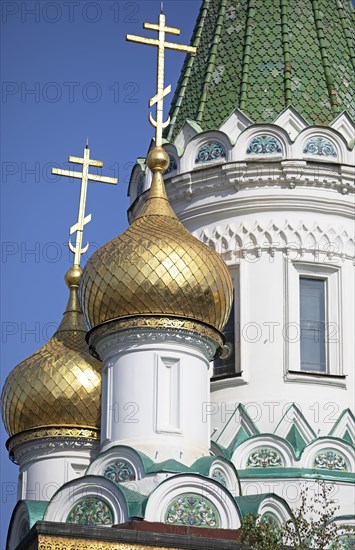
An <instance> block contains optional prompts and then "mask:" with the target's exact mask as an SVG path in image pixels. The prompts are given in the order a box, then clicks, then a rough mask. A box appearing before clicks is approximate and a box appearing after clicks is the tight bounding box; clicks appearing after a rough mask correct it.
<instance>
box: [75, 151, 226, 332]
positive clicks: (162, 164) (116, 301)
mask: <svg viewBox="0 0 355 550" xmlns="http://www.w3.org/2000/svg"><path fill="white" fill-rule="evenodd" d="M168 165H169V158H168V155H167V154H166V152H165V151H164V149H162V148H155V149H154V150H153V151H152V152H151V153H150V155H149V157H148V166H149V168H150V169H151V171H152V172H153V182H152V185H151V188H150V192H149V195H148V198H147V200H146V202H145V204H144V206H143V208H142V210H141V212H140V213H139V215H138V217H137V218H136V219H135V221H134V222H133V223H132V225H131V226H130V227H129V228H128V229H127V230H126V231H124V233H122V235H120V236H118V237H116V238H115V239H114V240H113V241H111V242H109V243H107V244H106V245H104V246H103V247H102V248H100V249H99V250H98V251H96V252H95V253H94V254H93V256H92V257H91V258H90V260H89V261H88V263H87V265H86V267H85V269H84V273H83V277H82V280H81V286H80V298H81V304H82V308H83V312H84V315H85V317H86V319H87V321H88V323H89V325H90V326H91V327H97V326H98V325H101V324H102V323H106V322H107V321H118V322H119V326H121V327H122V328H127V327H129V326H147V325H149V323H147V318H150V319H151V322H152V323H151V324H152V326H156V324H157V318H160V321H159V326H171V319H172V318H173V319H180V320H188V321H189V323H190V324H189V328H191V322H192V323H195V324H194V330H195V331H197V332H200V333H203V334H206V326H208V325H209V326H210V329H211V330H210V332H209V335H210V336H211V337H212V338H214V339H215V340H216V341H217V342H218V343H221V337H220V334H219V331H220V330H222V329H223V327H224V325H225V323H226V321H227V319H228V316H229V313H230V308H231V303H232V297H233V286H232V281H231V277H230V275H229V272H228V269H227V267H226V265H225V263H224V262H223V260H222V259H221V258H220V256H219V255H218V254H217V253H216V252H214V251H213V250H212V249H210V248H209V247H208V246H206V245H205V244H203V243H201V242H200V241H199V240H198V239H196V238H195V237H193V236H192V235H191V234H190V233H189V232H188V231H187V229H185V227H184V226H183V225H182V224H181V223H180V221H179V220H178V219H177V217H176V215H175V214H174V211H173V210H172V208H171V206H170V204H169V201H168V199H167V196H166V193H165V187H164V181H163V172H164V171H165V170H166V168H167V167H168ZM168 318H169V319H168ZM153 319H154V320H153ZM181 328H184V326H183V325H182V326H181Z"/></svg>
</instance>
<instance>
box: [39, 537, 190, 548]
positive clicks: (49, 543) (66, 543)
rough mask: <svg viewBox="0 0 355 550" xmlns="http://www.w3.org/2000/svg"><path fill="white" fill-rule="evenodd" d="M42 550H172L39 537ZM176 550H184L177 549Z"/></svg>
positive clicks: (133, 544)
mask: <svg viewBox="0 0 355 550" xmlns="http://www.w3.org/2000/svg"><path fill="white" fill-rule="evenodd" d="M38 548H39V549H40V550H170V549H169V547H168V546H142V545H141V544H135V543H134V542H133V543H132V542H130V543H129V544H127V543H121V542H100V541H93V540H86V539H73V538H64V537H55V536H54V537H52V536H48V535H38ZM175 550H183V549H182V548H175Z"/></svg>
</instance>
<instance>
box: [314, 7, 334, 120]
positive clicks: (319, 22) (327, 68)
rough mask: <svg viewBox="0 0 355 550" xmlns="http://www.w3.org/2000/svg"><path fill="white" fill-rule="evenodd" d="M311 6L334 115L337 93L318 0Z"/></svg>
mask: <svg viewBox="0 0 355 550" xmlns="http://www.w3.org/2000/svg"><path fill="white" fill-rule="evenodd" d="M312 7H313V13H314V22H315V26H316V30H317V35H318V40H319V46H320V52H321V56H322V62H323V68H324V74H325V79H326V82H327V88H328V94H329V99H330V104H331V107H332V112H333V114H334V115H335V114H336V113H337V112H338V110H337V106H338V100H337V94H336V90H335V86H334V81H333V78H332V74H331V68H330V63H329V59H328V53H327V47H326V44H325V37H324V28H323V21H322V15H321V12H320V9H319V5H318V0H313V2H312Z"/></svg>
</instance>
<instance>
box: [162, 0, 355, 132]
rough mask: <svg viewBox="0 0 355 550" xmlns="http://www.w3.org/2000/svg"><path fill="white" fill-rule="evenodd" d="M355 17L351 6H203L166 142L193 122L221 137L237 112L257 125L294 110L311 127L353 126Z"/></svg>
mask: <svg viewBox="0 0 355 550" xmlns="http://www.w3.org/2000/svg"><path fill="white" fill-rule="evenodd" d="M353 13H354V12H353V10H352V7H351V2H349V1H348V0H249V1H247V0H204V1H203V2H202V5H201V9H200V14H199V17H198V20H197V23H196V26H195V30H194V33H193V37H192V44H193V45H194V46H197V48H198V49H197V54H196V55H195V56H190V55H189V56H187V57H186V60H185V63H184V66H183V70H182V73H181V76H180V80H179V82H178V86H177V89H176V93H175V96H174V99H173V102H172V106H171V110H170V116H171V124H170V127H169V128H168V129H167V132H166V137H167V138H168V139H169V140H173V139H174V137H176V135H177V134H178V132H179V131H180V129H181V128H182V126H183V125H184V123H185V121H186V120H187V119H192V120H194V121H196V122H197V123H198V124H199V125H200V126H201V128H202V129H203V130H213V129H214V130H215V129H218V128H220V126H221V125H222V124H223V122H224V121H225V120H226V119H227V118H228V117H229V116H230V115H231V114H232V112H233V111H234V110H235V109H236V108H238V109H240V110H241V111H243V112H244V113H245V114H246V115H247V116H248V117H249V118H250V119H251V120H253V122H255V123H268V122H273V120H275V118H276V117H277V115H278V114H279V113H281V112H282V111H283V110H284V109H285V107H287V106H288V105H292V106H293V107H294V108H295V109H296V110H297V111H298V112H299V113H300V114H301V115H302V116H303V117H304V118H305V119H306V120H307V121H309V123H310V124H323V125H327V124H329V123H330V122H331V121H332V120H334V118H335V117H336V115H337V114H338V113H340V112H342V111H344V110H347V111H348V112H349V114H350V116H352V117H353V118H354V116H355V104H354V96H353V90H354V89H355V77H354V74H355V72H354V68H355V57H354V53H353V51H354V32H353V25H352V17H353Z"/></svg>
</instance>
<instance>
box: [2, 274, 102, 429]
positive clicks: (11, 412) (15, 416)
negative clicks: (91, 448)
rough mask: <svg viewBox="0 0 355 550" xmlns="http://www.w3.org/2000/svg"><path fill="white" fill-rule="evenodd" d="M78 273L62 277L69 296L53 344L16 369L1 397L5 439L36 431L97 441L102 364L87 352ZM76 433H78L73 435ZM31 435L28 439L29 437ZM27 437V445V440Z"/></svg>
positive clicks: (45, 346) (50, 341)
mask: <svg viewBox="0 0 355 550" xmlns="http://www.w3.org/2000/svg"><path fill="white" fill-rule="evenodd" d="M81 273H82V271H81V269H80V267H75V266H74V267H72V268H71V269H70V270H69V271H68V273H67V275H66V278H65V280H66V283H67V286H68V287H69V289H70V296H69V300H68V304H67V307H66V310H65V312H64V315H63V320H62V322H61V324H60V326H59V328H58V330H57V331H56V333H55V334H54V335H53V336H52V338H51V339H50V340H49V341H48V342H47V343H46V344H45V345H44V346H43V347H42V348H41V349H40V350H39V351H37V352H36V353H34V354H33V355H31V356H30V357H29V358H28V359H25V360H24V361H22V363H20V364H19V365H17V366H16V367H15V368H14V369H13V371H12V372H11V373H10V374H9V376H8V377H7V379H6V382H5V385H4V388H3V392H2V416H3V421H4V424H5V427H6V429H7V431H8V433H9V435H10V436H14V435H16V434H19V433H21V432H24V431H26V430H32V432H33V429H35V430H34V436H35V432H36V431H38V430H37V429H38V428H49V427H50V428H60V429H56V430H55V429H54V430H53V429H52V430H47V432H46V431H45V430H42V433H43V434H46V435H48V436H50V435H51V434H55V435H61V430H62V431H63V435H64V433H65V434H66V435H68V433H70V430H69V428H74V430H73V429H72V430H71V433H73V434H74V433H76V434H78V436H79V437H80V434H82V436H83V437H89V436H90V435H89V434H91V436H90V437H92V438H93V439H97V437H98V432H99V428H100V399H101V363H100V362H99V361H98V360H97V359H94V358H93V357H92V356H91V355H90V353H89V350H88V347H87V344H86V341H85V335H86V329H85V325H84V321H83V315H82V311H81V308H80V304H79V299H78V287H79V281H80V276H81ZM75 428H80V429H81V430H75ZM32 432H31V433H32ZM31 433H30V435H29V437H28V439H31V437H32V436H31Z"/></svg>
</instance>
